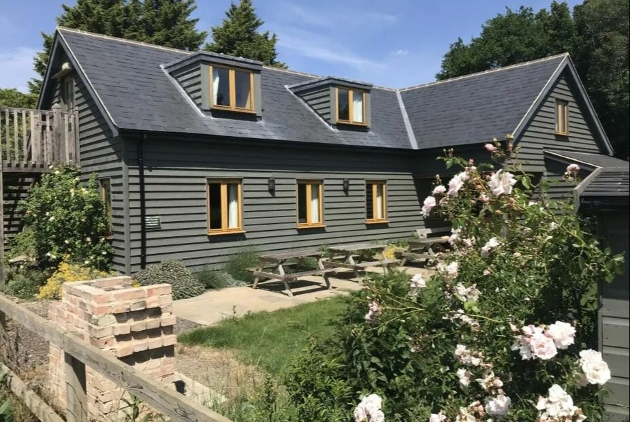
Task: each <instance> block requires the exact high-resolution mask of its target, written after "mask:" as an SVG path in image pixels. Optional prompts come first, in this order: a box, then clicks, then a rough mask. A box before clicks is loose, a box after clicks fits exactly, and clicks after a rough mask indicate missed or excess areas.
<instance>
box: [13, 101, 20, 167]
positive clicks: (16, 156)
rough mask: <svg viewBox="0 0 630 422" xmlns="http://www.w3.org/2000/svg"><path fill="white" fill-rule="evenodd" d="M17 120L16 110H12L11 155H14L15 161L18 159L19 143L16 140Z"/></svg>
mask: <svg viewBox="0 0 630 422" xmlns="http://www.w3.org/2000/svg"><path fill="white" fill-rule="evenodd" d="M18 120H19V119H18V112H17V110H13V157H15V162H16V163H17V162H19V161H20V144H19V142H18V138H19V136H20V127H19V126H18V123H19V122H18Z"/></svg>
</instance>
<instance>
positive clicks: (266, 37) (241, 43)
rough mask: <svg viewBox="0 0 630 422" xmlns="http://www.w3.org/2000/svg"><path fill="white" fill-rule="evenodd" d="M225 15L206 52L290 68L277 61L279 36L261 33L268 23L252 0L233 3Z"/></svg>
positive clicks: (213, 31)
mask: <svg viewBox="0 0 630 422" xmlns="http://www.w3.org/2000/svg"><path fill="white" fill-rule="evenodd" d="M225 15H226V18H225V19H223V22H222V23H221V25H217V26H213V27H212V39H213V42H212V43H207V44H206V45H205V46H204V50H206V51H212V52H214V53H222V54H227V55H231V56H237V57H244V58H247V59H252V60H258V61H261V62H263V63H264V64H266V65H269V66H276V67H282V68H286V65H285V64H284V63H282V62H278V61H277V60H276V59H277V56H278V53H277V51H276V43H277V42H278V37H277V36H276V34H272V33H270V32H269V31H265V32H263V33H261V32H260V31H259V29H260V27H261V26H262V25H263V24H264V21H262V20H261V19H260V18H259V17H258V15H256V10H255V8H254V5H253V3H252V0H241V1H240V3H239V4H238V5H237V4H234V3H232V4H231V5H230V8H229V9H228V11H227V12H226V13H225Z"/></svg>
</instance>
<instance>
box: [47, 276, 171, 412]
mask: <svg viewBox="0 0 630 422" xmlns="http://www.w3.org/2000/svg"><path fill="white" fill-rule="evenodd" d="M172 311H173V306H172V296H171V285H170V284H160V285H155V286H147V287H133V286H132V279H131V278H130V277H114V278H107V279H101V280H94V281H86V282H76V283H66V284H64V285H63V293H62V299H61V302H57V303H53V304H51V305H50V308H49V319H50V320H51V321H52V322H54V323H56V324H58V325H59V326H61V327H62V328H65V329H66V330H68V331H70V332H72V333H75V334H76V335H78V336H79V337H81V338H82V339H83V340H85V341H86V342H89V343H91V344H92V345H93V346H96V347H98V348H100V349H102V350H104V351H108V352H110V353H112V354H113V355H115V356H116V357H117V358H119V359H120V360H121V361H123V362H125V363H127V364H129V365H132V366H134V367H136V368H137V369H139V370H141V371H142V372H144V373H145V374H146V375H149V376H152V377H154V378H156V379H157V380H159V381H161V382H163V383H166V384H169V385H173V382H174V381H176V379H175V343H176V341H177V338H176V336H175V334H173V326H174V325H175V316H174V315H173V312H172ZM49 376H50V387H51V389H52V391H51V392H52V395H53V397H57V398H58V403H56V404H57V405H59V406H60V407H61V408H62V409H65V397H66V383H65V373H64V353H63V351H62V350H61V349H59V348H57V347H55V346H52V345H51V346H50V368H49ZM86 393H87V400H88V413H89V416H90V418H91V419H93V420H98V421H101V420H119V419H120V417H121V416H123V415H122V414H121V412H122V413H124V411H125V409H124V408H125V407H127V404H126V402H125V401H128V400H129V398H128V397H129V396H128V395H127V394H126V393H125V392H124V391H123V390H122V389H121V388H120V387H117V386H116V384H115V383H114V382H112V381H110V380H109V379H108V378H107V377H105V376H104V375H101V374H100V373H99V372H98V371H95V370H93V369H92V368H90V367H89V366H86Z"/></svg>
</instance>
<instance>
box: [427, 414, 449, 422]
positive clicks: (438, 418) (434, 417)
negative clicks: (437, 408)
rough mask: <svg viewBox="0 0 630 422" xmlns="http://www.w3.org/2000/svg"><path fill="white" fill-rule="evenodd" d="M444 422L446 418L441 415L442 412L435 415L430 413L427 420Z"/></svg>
mask: <svg viewBox="0 0 630 422" xmlns="http://www.w3.org/2000/svg"><path fill="white" fill-rule="evenodd" d="M445 420H446V416H445V415H443V414H442V412H440V413H438V414H435V413H432V414H431V417H430V418H429V422H444V421H445Z"/></svg>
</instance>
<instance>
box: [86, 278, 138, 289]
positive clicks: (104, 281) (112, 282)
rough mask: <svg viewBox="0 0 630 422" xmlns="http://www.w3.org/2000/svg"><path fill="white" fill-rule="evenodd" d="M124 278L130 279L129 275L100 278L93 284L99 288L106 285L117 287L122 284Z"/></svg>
mask: <svg viewBox="0 0 630 422" xmlns="http://www.w3.org/2000/svg"><path fill="white" fill-rule="evenodd" d="M125 280H131V277H124V276H123V277H110V278H101V279H98V280H96V281H95V282H94V286H95V287H98V288H99V289H104V288H106V287H119V286H122V285H123V283H124V281H125Z"/></svg>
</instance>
